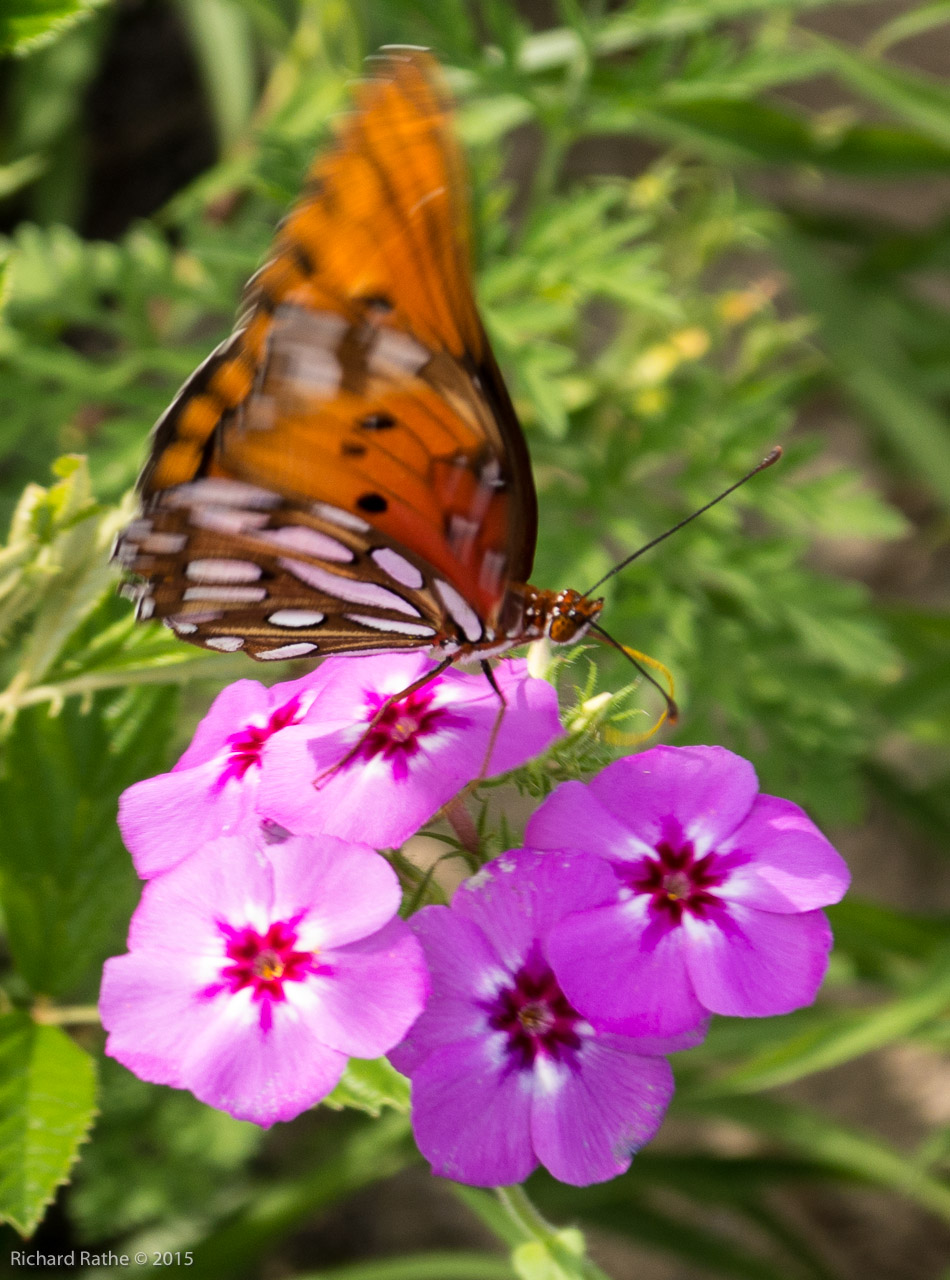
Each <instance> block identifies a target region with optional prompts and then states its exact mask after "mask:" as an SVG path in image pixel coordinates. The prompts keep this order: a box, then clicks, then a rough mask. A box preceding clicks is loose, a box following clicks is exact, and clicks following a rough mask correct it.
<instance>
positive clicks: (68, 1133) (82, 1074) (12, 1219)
mask: <svg viewBox="0 0 950 1280" xmlns="http://www.w3.org/2000/svg"><path fill="white" fill-rule="evenodd" d="M95 1093H96V1077H95V1067H94V1065H93V1062H92V1059H91V1058H90V1057H89V1055H88V1054H87V1053H84V1052H83V1050H82V1049H80V1048H79V1046H78V1045H76V1044H75V1043H74V1042H73V1041H72V1040H70V1038H69V1036H67V1035H66V1034H65V1032H63V1031H61V1030H60V1029H59V1027H43V1026H37V1025H36V1024H35V1023H34V1022H33V1021H32V1020H31V1019H30V1018H29V1017H27V1015H26V1014H23V1013H7V1014H3V1015H0V1220H2V1221H4V1222H8V1223H10V1224H11V1225H12V1226H13V1227H15V1228H16V1230H17V1231H19V1232H20V1234H21V1235H24V1236H28V1235H30V1234H31V1233H32V1232H33V1230H34V1229H35V1228H36V1226H37V1224H38V1223H39V1221H40V1219H41V1218H42V1216H43V1211H44V1209H45V1208H46V1206H47V1205H48V1204H49V1203H50V1202H51V1201H52V1199H53V1196H54V1195H55V1193H56V1188H57V1187H58V1186H60V1185H61V1184H62V1183H63V1182H65V1181H66V1179H67V1176H68V1174H69V1170H70V1168H71V1167H72V1165H73V1163H74V1161H75V1160H76V1157H77V1154H78V1148H79V1144H80V1143H81V1142H82V1141H83V1139H84V1138H85V1137H86V1134H87V1133H88V1131H89V1128H90V1126H91V1124H92V1121H93V1117H94V1115H95Z"/></svg>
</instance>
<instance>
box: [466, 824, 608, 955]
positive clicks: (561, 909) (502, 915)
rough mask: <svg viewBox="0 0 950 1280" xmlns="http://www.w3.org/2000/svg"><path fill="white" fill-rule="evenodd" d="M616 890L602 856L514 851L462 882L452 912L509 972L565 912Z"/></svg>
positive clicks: (605, 900) (595, 902) (591, 903)
mask: <svg viewBox="0 0 950 1280" xmlns="http://www.w3.org/2000/svg"><path fill="white" fill-rule="evenodd" d="M616 891H617V880H616V877H615V876H614V874H613V872H612V871H611V870H610V868H609V866H608V865H607V863H606V862H604V860H603V859H602V858H596V857H594V856H593V855H591V854H586V853H573V854H561V853H536V852H534V851H532V850H529V849H516V850H513V851H512V852H510V853H503V854H501V855H500V856H499V857H497V858H495V859H494V860H493V861H492V862H490V863H488V865H487V866H485V867H483V868H482V870H481V871H479V872H478V874H477V875H474V876H472V877H471V878H470V879H469V880H465V881H463V883H462V884H461V886H460V887H459V889H458V891H457V892H456V894H455V897H454V898H453V900H452V911H453V913H454V914H455V915H458V916H460V917H462V918H463V919H465V920H470V921H472V923H473V924H476V925H478V927H479V928H480V929H481V931H482V933H483V934H484V935H485V937H487V938H490V939H491V946H492V948H493V950H494V951H495V953H496V955H497V956H498V958H499V959H500V960H501V962H502V964H503V965H504V967H505V968H506V969H507V970H508V971H509V972H512V973H513V972H514V971H515V970H516V969H517V968H518V967H519V965H521V964H522V963H523V962H524V959H525V957H526V955H527V954H528V951H529V950H530V948H531V946H532V943H533V942H534V940H535V939H536V938H538V939H541V940H542V942H543V940H544V939H545V938H546V937H547V935H548V933H549V932H550V930H551V928H552V927H553V926H554V925H555V923H556V922H557V921H559V920H560V919H561V918H562V917H563V916H564V915H566V914H567V913H568V912H569V911H577V910H582V909H583V908H585V907H588V906H593V905H595V904H597V903H601V902H607V901H609V900H610V899H611V898H612V897H614V896H615V894H616ZM601 978H603V974H601Z"/></svg>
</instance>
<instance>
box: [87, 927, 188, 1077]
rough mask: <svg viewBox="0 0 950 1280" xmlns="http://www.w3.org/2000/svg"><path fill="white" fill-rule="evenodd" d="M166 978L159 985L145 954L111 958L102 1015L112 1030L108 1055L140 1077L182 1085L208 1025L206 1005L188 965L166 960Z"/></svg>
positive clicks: (104, 981)
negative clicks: (192, 1048)
mask: <svg viewBox="0 0 950 1280" xmlns="http://www.w3.org/2000/svg"><path fill="white" fill-rule="evenodd" d="M162 977H163V980H162V982H161V983H160V984H156V982H155V962H154V960H153V958H152V957H151V956H149V955H147V954H143V953H141V952H139V953H133V954H130V955H124V956H113V957H112V958H111V959H110V960H107V961H106V963H105V966H104V968H103V972H102V990H101V992H100V995H99V1015H100V1017H101V1018H102V1025H103V1027H105V1029H106V1031H107V1032H108V1033H109V1036H108V1039H107V1040H106V1053H107V1054H108V1055H109V1057H111V1058H115V1059H116V1060H117V1061H118V1062H121V1063H122V1064H123V1066H126V1067H128V1068H129V1070H130V1071H134V1072H135V1074H136V1075H137V1076H139V1077H140V1079H142V1080H148V1081H150V1082H151V1083H152V1084H170V1085H174V1086H176V1087H178V1088H180V1087H181V1064H182V1062H183V1061H184V1058H185V1056H186V1055H187V1053H188V1052H189V1048H190V1046H191V1044H192V1043H193V1041H194V1039H195V1037H196V1036H197V1035H200V1034H201V1032H202V1030H203V1028H204V1026H205V1023H206V1019H207V1008H206V1005H205V1004H204V1003H203V1002H201V1001H197V1000H195V998H194V992H195V987H196V982H195V978H194V973H193V970H192V967H191V965H190V964H188V963H186V962H183V961H181V960H179V961H178V962H177V963H173V964H169V963H166V964H164V966H163V975H162ZM146 991H147V992H148V998H147V999H143V992H146Z"/></svg>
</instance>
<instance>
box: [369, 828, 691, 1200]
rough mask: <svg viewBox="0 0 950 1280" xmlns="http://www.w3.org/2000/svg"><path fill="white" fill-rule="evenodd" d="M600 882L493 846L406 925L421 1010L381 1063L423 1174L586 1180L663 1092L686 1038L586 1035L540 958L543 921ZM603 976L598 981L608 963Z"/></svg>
mask: <svg viewBox="0 0 950 1280" xmlns="http://www.w3.org/2000/svg"><path fill="white" fill-rule="evenodd" d="M612 884H613V876H612V874H611V872H610V869H609V867H608V866H607V864H606V863H605V862H604V861H603V860H602V859H599V858H596V857H594V856H592V855H589V854H572V855H567V856H551V855H549V854H536V853H531V852H529V851H524V850H519V851H517V852H514V853H506V854H502V855H501V857H499V858H496V859H495V860H494V861H493V862H492V863H489V864H488V866H486V867H485V868H483V869H482V870H481V871H480V872H478V874H477V875H475V876H474V877H472V879H470V880H468V881H466V882H465V883H464V884H463V885H462V887H461V888H460V889H459V890H458V892H457V893H456V895H455V897H454V899H453V901H452V905H451V907H425V908H423V910H422V911H420V912H419V913H418V914H417V915H415V916H413V917H412V919H411V920H410V922H409V923H410V927H411V928H412V929H413V931H414V932H415V933H416V935H417V937H418V938H419V939H420V940H421V942H422V945H423V947H424V948H425V953H426V959H427V961H428V963H429V968H430V974H431V983H432V991H431V995H430V998H429V1002H428V1004H427V1006H426V1009H425V1012H424V1013H423V1014H422V1015H421V1017H420V1018H419V1019H418V1021H417V1022H416V1023H415V1024H414V1026H413V1027H412V1030H411V1031H410V1033H409V1035H408V1036H407V1038H406V1039H405V1040H404V1041H403V1042H402V1044H400V1045H399V1046H398V1047H397V1048H396V1049H394V1050H393V1051H392V1052H391V1053H390V1055H389V1056H390V1060H391V1061H392V1062H393V1063H394V1065H395V1066H396V1067H397V1068H398V1069H399V1070H400V1071H403V1072H405V1073H406V1074H407V1075H409V1076H410V1077H411V1080H412V1107H413V1110H412V1123H413V1130H414V1133H415V1136H416V1141H417V1143H418V1145H419V1149H420V1151H421V1152H422V1154H423V1155H424V1156H425V1157H426V1159H427V1160H429V1162H430V1163H431V1165H432V1168H433V1172H435V1173H437V1174H440V1175H442V1176H444V1177H448V1178H453V1179H455V1180H456V1181H458V1182H467V1183H471V1184H474V1185H476V1186H494V1185H499V1184H506V1183H514V1182H520V1181H522V1180H523V1179H524V1178H526V1177H527V1176H528V1174H530V1173H531V1171H532V1170H533V1169H534V1168H535V1167H536V1166H537V1165H538V1164H539V1163H541V1164H543V1165H545V1167H546V1168H547V1169H549V1170H550V1172H551V1173H552V1174H553V1175H554V1176H555V1177H556V1178H559V1179H560V1180H561V1181H562V1182H569V1183H572V1184H574V1185H580V1186H583V1185H587V1184H588V1183H592V1182H600V1181H604V1180H606V1179H608V1178H612V1177H615V1176H616V1175H617V1174H619V1173H622V1172H623V1171H624V1170H625V1169H626V1168H627V1167H628V1166H629V1164H630V1160H631V1158H632V1155H633V1153H634V1152H635V1151H636V1150H638V1149H639V1148H640V1147H641V1146H642V1145H643V1144H644V1143H645V1142H647V1141H648V1140H649V1139H650V1138H651V1137H652V1136H653V1134H654V1133H655V1132H656V1130H657V1128H658V1127H659V1125H660V1122H661V1120H662V1117H663V1113H664V1111H665V1110H666V1106H667V1104H668V1103H669V1100H670V1097H671V1096H672V1092H673V1079H672V1073H671V1071H670V1068H669V1064H668V1063H667V1062H666V1060H665V1058H664V1057H663V1056H662V1055H663V1054H664V1053H668V1052H672V1051H673V1050H675V1049H681V1048H686V1047H688V1046H690V1045H692V1044H696V1043H698V1042H699V1040H701V1039H702V1036H703V1034H704V1027H703V1026H696V1027H694V1028H692V1029H691V1030H690V1031H689V1032H687V1033H684V1034H682V1035H680V1036H678V1037H668V1038H657V1037H640V1038H636V1037H631V1036H627V1035H620V1034H616V1033H613V1032H604V1031H598V1030H596V1029H595V1028H594V1027H593V1026H592V1025H591V1023H590V1021H589V1019H588V1018H587V1017H586V1016H585V1015H584V1014H582V1013H581V1012H580V1011H579V1009H578V1008H577V1006H576V1005H575V1004H574V1003H573V1002H572V1001H571V1000H570V999H569V997H568V996H567V995H566V994H565V990H564V986H563V983H562V982H561V979H560V977H559V976H556V975H555V973H554V970H553V967H552V965H551V963H550V958H549V955H548V940H549V938H550V936H551V932H552V929H553V928H555V927H556V925H557V923H558V922H559V921H560V920H562V919H563V918H564V917H565V916H566V915H567V914H569V913H570V912H572V911H574V910H576V909H577V908H578V907H584V906H585V905H592V904H595V903H597V902H601V901H603V900H604V898H605V896H608V895H609V894H610V892H611V888H612ZM604 981H607V982H609V981H610V975H609V971H608V972H607V973H605V975H604Z"/></svg>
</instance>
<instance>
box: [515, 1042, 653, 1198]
mask: <svg viewBox="0 0 950 1280" xmlns="http://www.w3.org/2000/svg"><path fill="white" fill-rule="evenodd" d="M630 1046H631V1042H630V1041H629V1040H627V1039H626V1038H625V1037H623V1036H613V1035H602V1036H599V1037H597V1039H590V1040H588V1041H587V1042H586V1043H585V1044H584V1047H583V1049H582V1050H581V1054H580V1060H579V1063H578V1067H577V1069H576V1070H571V1069H570V1068H565V1067H561V1068H559V1069H558V1070H557V1071H556V1072H552V1073H551V1076H550V1078H549V1079H548V1080H547V1082H546V1087H545V1084H544V1083H541V1082H539V1083H538V1084H536V1087H535V1092H534V1097H533V1099H532V1103H531V1137H532V1141H533V1144H534V1149H535V1151H536V1153H537V1155H538V1156H539V1158H540V1160H541V1163H542V1164H543V1165H544V1166H545V1168H546V1169H548V1170H549V1171H550V1172H551V1173H552V1174H553V1175H554V1177H555V1178H557V1179H558V1180H559V1181H561V1182H567V1183H570V1185H571V1186H575V1187H586V1186H588V1185H589V1184H590V1183H592V1182H606V1181H607V1179H608V1178H615V1177H616V1176H617V1174H620V1173H623V1172H624V1171H625V1170H626V1169H628V1168H629V1167H630V1160H631V1158H632V1156H633V1153H634V1152H635V1151H638V1150H639V1149H640V1147H642V1146H643V1144H644V1143H645V1142H649V1140H650V1139H651V1138H652V1137H653V1135H654V1134H655V1133H656V1131H657V1129H659V1127H660V1124H661V1123H662V1120H663V1114H664V1112H665V1111H666V1108H667V1106H668V1105H669V1102H670V1098H671V1097H672V1096H673V1073H672V1071H671V1070H670V1066H669V1063H668V1062H666V1060H665V1059H663V1058H657V1057H642V1056H641V1055H640V1054H638V1053H636V1052H634V1051H632V1050H631V1047H630ZM541 1074H542V1079H543V1073H541Z"/></svg>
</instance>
